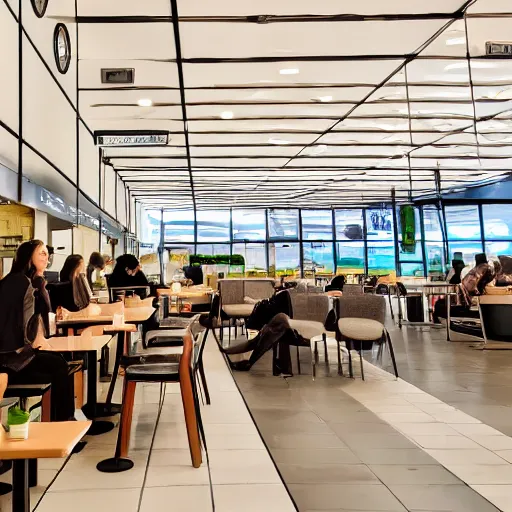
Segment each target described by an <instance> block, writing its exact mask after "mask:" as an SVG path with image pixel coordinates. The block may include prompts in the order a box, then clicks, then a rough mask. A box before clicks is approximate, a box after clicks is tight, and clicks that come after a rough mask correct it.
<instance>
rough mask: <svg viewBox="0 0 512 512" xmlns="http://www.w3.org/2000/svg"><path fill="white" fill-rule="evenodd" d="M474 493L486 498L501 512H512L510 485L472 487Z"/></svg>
mask: <svg viewBox="0 0 512 512" xmlns="http://www.w3.org/2000/svg"><path fill="white" fill-rule="evenodd" d="M471 487H472V488H473V489H475V491H476V492H478V493H479V494H481V495H482V496H484V497H485V498H487V499H488V500H489V501H490V502H491V503H493V504H494V505H495V506H496V507H498V508H499V509H500V510H501V511H502V512H512V500H511V499H510V497H511V496H512V485H472V486H471Z"/></svg>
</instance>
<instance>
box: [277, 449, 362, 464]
mask: <svg viewBox="0 0 512 512" xmlns="http://www.w3.org/2000/svg"><path fill="white" fill-rule="evenodd" d="M272 457H273V458H274V460H275V461H276V463H277V464H279V463H283V464H360V463H361V461H360V460H359V459H358V458H357V457H356V456H355V455H354V452H352V450H349V449H346V448H284V449H283V448H273V449H272Z"/></svg>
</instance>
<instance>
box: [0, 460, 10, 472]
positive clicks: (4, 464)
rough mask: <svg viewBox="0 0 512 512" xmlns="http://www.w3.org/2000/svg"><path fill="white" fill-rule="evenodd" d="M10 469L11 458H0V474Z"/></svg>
mask: <svg viewBox="0 0 512 512" xmlns="http://www.w3.org/2000/svg"><path fill="white" fill-rule="evenodd" d="M11 469H12V460H0V475H3V474H4V473H7V471H10V470H11Z"/></svg>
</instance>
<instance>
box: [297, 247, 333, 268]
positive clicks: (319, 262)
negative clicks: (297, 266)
mask: <svg viewBox="0 0 512 512" xmlns="http://www.w3.org/2000/svg"><path fill="white" fill-rule="evenodd" d="M302 250H303V269H304V272H306V271H312V272H314V273H316V274H334V249H333V244H332V242H304V243H303V244H302Z"/></svg>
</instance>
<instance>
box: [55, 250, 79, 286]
mask: <svg viewBox="0 0 512 512" xmlns="http://www.w3.org/2000/svg"><path fill="white" fill-rule="evenodd" d="M82 261H84V259H83V258H82V256H81V255H80V254H70V255H69V256H68V257H67V258H66V261H65V262H64V265H63V267H62V270H61V271H60V280H61V281H62V282H66V281H73V274H74V273H75V271H76V269H77V268H78V266H79V265H80V263H82Z"/></svg>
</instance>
